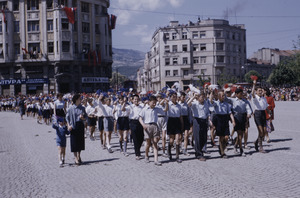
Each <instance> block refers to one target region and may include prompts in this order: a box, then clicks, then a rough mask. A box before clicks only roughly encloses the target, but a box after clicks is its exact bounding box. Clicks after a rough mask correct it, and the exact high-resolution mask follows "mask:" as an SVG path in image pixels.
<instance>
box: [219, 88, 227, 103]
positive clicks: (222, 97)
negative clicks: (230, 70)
mask: <svg viewBox="0 0 300 198" xmlns="http://www.w3.org/2000/svg"><path fill="white" fill-rule="evenodd" d="M218 99H219V101H220V102H224V100H225V93H224V91H222V90H221V91H219V92H218Z"/></svg>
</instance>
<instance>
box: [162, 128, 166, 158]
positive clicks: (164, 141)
mask: <svg viewBox="0 0 300 198" xmlns="http://www.w3.org/2000/svg"><path fill="white" fill-rule="evenodd" d="M166 133H167V131H166V130H162V135H161V140H162V150H163V155H165V150H166Z"/></svg>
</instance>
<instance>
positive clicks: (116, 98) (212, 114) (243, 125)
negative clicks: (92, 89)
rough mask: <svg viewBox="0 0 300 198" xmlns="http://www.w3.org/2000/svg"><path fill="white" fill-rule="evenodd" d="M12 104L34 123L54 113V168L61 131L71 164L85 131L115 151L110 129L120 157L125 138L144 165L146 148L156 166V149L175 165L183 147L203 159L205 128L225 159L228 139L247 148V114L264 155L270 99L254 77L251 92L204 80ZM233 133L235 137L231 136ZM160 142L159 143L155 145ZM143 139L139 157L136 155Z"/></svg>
mask: <svg viewBox="0 0 300 198" xmlns="http://www.w3.org/2000/svg"><path fill="white" fill-rule="evenodd" d="M272 99H273V100H272ZM18 102H19V103H20V105H17V106H19V107H20V113H21V118H22V116H23V115H24V114H23V112H24V110H22V109H24V108H25V110H26V112H27V116H32V117H35V115H36V114H37V115H38V118H37V122H38V123H41V122H42V118H44V122H45V123H46V124H49V123H50V119H51V117H52V115H55V116H54V118H55V119H53V128H54V129H55V130H56V134H57V137H56V143H57V146H58V149H59V164H60V166H63V164H64V161H65V147H66V135H68V134H70V144H71V152H73V153H74V156H75V164H77V165H80V164H82V160H81V156H80V152H81V151H82V150H84V149H85V140H84V139H85V138H86V134H87V133H86V132H87V131H89V138H90V140H91V141H95V140H96V138H95V132H96V129H97V131H99V133H100V141H101V146H102V148H103V149H105V150H107V151H108V152H109V153H113V152H114V151H115V150H113V148H112V146H111V138H112V133H113V132H115V133H116V134H118V137H119V150H120V152H121V153H122V154H123V155H124V156H126V157H127V156H129V153H128V142H129V141H133V145H134V153H135V158H136V160H141V159H145V161H146V162H147V163H149V162H150V155H149V152H150V151H151V150H152V151H153V153H154V164H155V165H157V166H161V165H162V163H161V162H160V161H159V160H158V156H159V154H158V153H159V150H161V152H162V153H161V156H162V157H165V158H168V159H169V160H170V161H175V162H177V163H181V162H182V158H180V154H183V155H187V156H189V155H190V153H189V152H188V145H191V146H193V148H194V150H195V152H194V153H195V157H196V159H198V160H200V161H206V159H207V154H205V153H209V152H208V150H207V147H208V146H207V144H208V135H207V134H208V132H209V134H210V143H211V145H212V147H217V148H218V151H219V154H220V156H221V157H222V158H227V155H226V152H227V146H228V141H229V139H232V140H234V141H233V144H234V151H235V153H236V154H238V155H240V156H246V153H245V151H244V150H245V149H249V147H248V145H247V140H248V128H249V127H250V125H249V119H250V117H252V116H254V121H255V124H256V126H257V130H258V137H257V140H256V141H255V143H254V147H255V149H256V150H257V151H259V152H261V153H265V150H264V149H263V140H264V139H265V137H266V138H267V141H268V142H269V141H270V139H269V137H268V132H270V131H272V130H274V129H273V128H274V127H273V124H272V120H273V119H274V111H273V110H274V108H275V103H274V98H273V97H272V96H271V95H270V91H269V89H265V91H264V89H263V88H261V87H259V86H257V85H256V79H255V78H254V80H253V87H252V90H251V91H248V92H247V91H246V90H245V89H243V88H242V87H234V89H233V87H232V88H229V87H226V86H225V87H224V88H223V89H220V87H219V86H217V85H210V84H205V86H204V87H203V88H201V90H199V89H197V88H195V87H194V86H193V85H189V89H187V90H185V91H182V90H181V89H180V86H179V84H178V83H177V84H176V83H175V84H174V86H173V87H171V88H163V89H162V90H161V91H159V92H157V93H155V92H152V93H148V94H145V93H144V94H143V93H136V92H134V91H132V90H131V91H130V92H127V93H125V92H118V93H114V92H113V90H109V91H108V92H107V93H106V92H101V91H100V90H98V91H97V93H94V94H82V95H79V94H75V95H70V94H68V95H67V96H66V95H65V96H64V95H63V94H57V96H56V97H55V98H54V97H52V98H51V97H50V98H49V97H45V98H44V99H43V100H41V98H27V99H26V100H25V99H24V98H20V99H19V101H18ZM22 104H25V105H23V106H24V107H22ZM230 123H231V125H232V127H231V128H232V130H231V131H230ZM235 132H236V133H237V137H236V138H235V139H233V138H232V137H233V136H234V133H235ZM216 136H218V143H216ZM160 140H161V146H159V145H158V143H159V141H160ZM243 140H244V144H242V142H243ZM143 143H144V145H145V156H142V155H141V148H142V145H143ZM205 155H206V156H205Z"/></svg>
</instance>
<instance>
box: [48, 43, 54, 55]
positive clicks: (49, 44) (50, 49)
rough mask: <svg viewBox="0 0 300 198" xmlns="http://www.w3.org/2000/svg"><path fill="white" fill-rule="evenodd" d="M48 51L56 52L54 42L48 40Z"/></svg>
mask: <svg viewBox="0 0 300 198" xmlns="http://www.w3.org/2000/svg"><path fill="white" fill-rule="evenodd" d="M48 53H54V43H53V42H48Z"/></svg>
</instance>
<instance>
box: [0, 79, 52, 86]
mask: <svg viewBox="0 0 300 198" xmlns="http://www.w3.org/2000/svg"><path fill="white" fill-rule="evenodd" d="M48 82H49V79H48V78H27V79H4V80H0V85H20V84H47V83H48Z"/></svg>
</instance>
